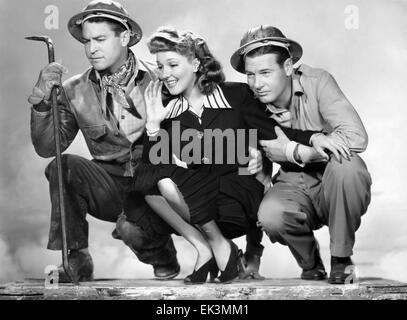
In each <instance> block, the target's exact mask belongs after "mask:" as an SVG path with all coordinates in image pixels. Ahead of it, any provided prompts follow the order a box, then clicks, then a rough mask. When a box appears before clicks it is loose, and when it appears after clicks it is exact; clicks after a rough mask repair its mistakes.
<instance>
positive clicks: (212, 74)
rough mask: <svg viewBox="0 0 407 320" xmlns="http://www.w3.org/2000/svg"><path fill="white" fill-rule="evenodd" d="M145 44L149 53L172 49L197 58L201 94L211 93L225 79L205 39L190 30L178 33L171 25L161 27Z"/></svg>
mask: <svg viewBox="0 0 407 320" xmlns="http://www.w3.org/2000/svg"><path fill="white" fill-rule="evenodd" d="M147 45H148V49H149V50H150V53H151V54H155V53H158V52H165V51H173V52H177V53H179V54H180V55H182V56H184V57H186V58H188V59H190V61H192V60H193V59H195V58H196V59H198V61H199V68H198V71H197V73H196V75H197V85H198V88H199V90H200V91H201V92H202V93H203V94H206V95H207V94H211V93H213V91H214V90H215V89H216V86H217V85H218V84H220V83H222V82H224V81H225V74H224V73H223V71H222V66H221V64H220V62H219V61H218V60H216V59H215V57H214V56H213V55H212V53H211V52H210V50H209V48H208V45H207V44H206V41H205V40H204V39H202V38H200V37H198V36H196V35H194V34H193V33H192V32H184V33H179V32H178V31H177V30H175V29H174V28H172V27H161V28H159V29H158V30H157V31H156V32H155V33H154V34H153V35H152V36H151V37H150V38H149V39H148V42H147Z"/></svg>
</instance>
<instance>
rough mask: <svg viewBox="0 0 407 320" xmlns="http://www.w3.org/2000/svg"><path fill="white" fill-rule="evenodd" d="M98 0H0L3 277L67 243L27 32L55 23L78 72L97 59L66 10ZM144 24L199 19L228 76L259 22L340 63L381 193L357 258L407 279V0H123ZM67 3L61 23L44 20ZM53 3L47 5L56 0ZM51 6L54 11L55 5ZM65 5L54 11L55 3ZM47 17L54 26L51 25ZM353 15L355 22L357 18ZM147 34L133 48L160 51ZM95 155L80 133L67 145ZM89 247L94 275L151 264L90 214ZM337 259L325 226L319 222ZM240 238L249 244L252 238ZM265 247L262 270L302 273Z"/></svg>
mask: <svg viewBox="0 0 407 320" xmlns="http://www.w3.org/2000/svg"><path fill="white" fill-rule="evenodd" d="M87 2H88V1H83V0H75V1H69V2H68V1H62V0H46V1H44V0H35V1H28V0H16V1H6V0H0V26H1V28H0V38H1V39H2V43H1V50H0V70H1V71H2V77H1V79H0V108H1V112H0V121H1V126H0V139H1V140H0V143H1V147H2V152H1V154H0V282H5V281H11V280H18V279H23V278H27V277H41V276H42V274H43V271H44V268H45V267H46V266H47V265H50V264H55V265H58V264H59V262H60V254H59V253H55V252H50V251H47V250H46V249H45V247H46V242H47V234H48V224H49V212H50V204H49V196H48V185H47V181H46V179H45V177H44V175H43V171H44V168H45V166H46V165H47V163H48V162H49V159H41V158H40V157H39V156H37V155H36V154H35V152H34V149H33V147H32V145H31V142H30V136H29V113H30V112H29V106H28V103H27V102H26V100H27V97H28V95H29V93H30V92H31V89H32V86H33V85H34V83H35V82H36V80H37V78H38V72H39V70H40V69H41V68H42V67H43V66H44V65H45V64H46V63H47V57H46V49H45V45H43V44H39V43H34V42H29V41H26V40H24V39H23V38H24V36H27V35H32V34H46V35H49V36H51V37H52V39H53V40H54V43H55V46H56V57H57V60H59V61H60V62H62V63H63V64H64V65H66V66H67V67H68V69H69V74H68V76H72V75H74V74H77V73H79V72H81V71H83V70H84V69H85V68H86V67H87V65H88V64H87V61H86V58H85V56H84V52H83V48H82V46H81V44H80V43H79V42H76V41H75V40H74V39H73V38H72V37H71V36H70V35H69V33H68V31H67V29H66V24H67V21H68V19H69V18H70V17H71V16H72V15H73V14H75V13H77V12H79V11H80V10H81V9H82V8H83V7H85V6H86V4H87ZM122 3H123V4H124V5H125V7H126V8H127V10H128V11H129V12H130V14H131V15H132V17H134V18H135V20H136V21H138V22H139V24H140V25H141V27H142V28H143V31H144V34H145V35H146V36H148V35H150V34H151V33H152V32H153V31H154V30H156V29H157V28H158V27H159V26H161V25H172V26H175V27H177V28H181V29H184V30H191V31H194V32H196V33H198V34H200V35H201V36H203V37H204V38H206V39H207V41H208V43H209V46H210V47H211V48H212V50H213V52H214V54H215V55H216V56H217V57H218V58H219V59H220V60H221V61H222V63H223V66H224V69H225V72H226V74H227V77H228V79H229V80H234V81H245V79H244V77H242V76H240V75H239V74H238V73H236V72H235V71H234V70H233V69H232V68H231V67H230V66H229V58H230V55H231V54H232V53H233V51H234V50H235V49H236V48H237V47H238V44H239V41H240V38H241V36H242V35H243V33H244V32H245V31H246V30H247V29H248V28H250V27H251V26H254V25H258V24H271V25H274V26H277V27H279V28H280V29H281V30H282V31H283V32H284V33H285V35H286V36H287V37H289V38H292V39H294V40H297V41H298V42H300V43H301V44H302V46H303V48H304V56H303V58H302V60H301V62H302V63H306V64H309V65H312V66H316V67H322V68H325V69H326V70H328V71H329V72H331V73H332V74H333V75H334V77H335V78H336V80H337V82H338V83H339V85H340V86H341V88H342V90H343V91H344V92H345V94H346V95H347V97H348V98H349V100H350V101H351V102H352V103H353V105H354V106H355V108H356V109H357V111H358V112H359V114H360V116H361V118H362V119H363V121H364V124H365V126H366V129H367V131H368V133H369V141H370V143H369V147H368V150H367V151H366V152H365V153H363V154H362V157H363V158H364V159H365V161H366V163H367V165H368V168H369V171H370V173H371V174H372V177H373V186H372V192H373V198H372V202H371V205H370V207H369V210H368V212H367V214H366V215H365V216H364V217H363V219H362V226H361V228H360V230H359V231H358V233H357V242H356V246H355V255H354V260H355V262H356V263H357V264H358V275H359V276H363V277H367V276H369V277H384V278H390V279H396V280H401V281H407V199H406V198H407V197H406V196H407V194H406V190H407V169H406V167H407V166H406V165H405V162H406V158H405V157H406V155H407V152H406V151H405V147H406V144H405V141H404V140H405V137H406V133H407V129H406V123H407V110H406V108H407V104H406V102H405V98H403V93H404V94H405V92H406V89H407V82H406V80H405V78H404V74H403V72H404V71H405V70H406V69H407V22H406V20H405V17H406V14H407V1H406V0H389V1H384V0H373V1H372V0H369V1H367V0H365V1H357V0H346V1H344V0H335V1H333V0H330V1H323V0H309V1H299V0H296V1H294V0H284V1H282V0H252V1H248V0H206V1H199V0H172V1H165V0H137V1H130V0H127V1H122ZM49 5H52V6H53V7H52V8H51V9H57V10H58V15H57V18H58V19H57V20H54V21H51V22H53V25H54V26H56V27H57V29H49V24H46V23H45V22H46V21H47V16H48V15H49V11H46V10H47V6H49ZM349 5H350V7H349ZM48 9H49V8H48ZM46 12H48V13H46ZM54 12H55V11H54ZM47 27H48V28H47ZM352 27H353V28H352ZM145 39H146V37H145V38H144V39H143V40H142V41H141V42H140V44H138V45H137V46H136V47H134V48H133V50H134V52H135V53H136V54H137V55H138V56H140V57H142V58H144V59H151V58H152V57H151V56H150V55H149V53H148V51H147V49H146V46H145V41H144V40H145ZM68 152H71V153H78V154H81V155H84V156H86V157H89V154H88V152H87V150H86V147H85V146H84V144H83V140H82V138H81V137H80V136H78V139H76V141H75V142H74V144H73V145H72V146H71V148H70V149H69V150H68ZM89 222H90V234H91V235H90V251H91V253H92V255H93V257H94V262H95V266H96V270H95V276H96V277H103V278H106V277H120V278H151V277H152V276H153V274H152V268H151V267H150V266H147V265H143V264H142V263H140V262H138V260H137V259H136V258H135V257H134V255H133V254H132V253H131V252H130V250H128V249H127V248H126V247H125V246H124V245H123V244H122V243H121V242H119V241H117V240H113V239H112V238H111V237H110V232H111V231H112V229H113V225H112V224H109V223H106V222H100V221H97V220H96V219H93V218H92V217H89ZM316 235H317V238H318V239H319V241H320V244H321V251H322V256H323V259H324V261H325V262H326V263H325V264H326V267H327V268H328V269H329V247H328V245H329V235H328V232H327V228H323V229H321V230H319V231H317V232H316ZM174 239H175V243H176V247H177V249H178V258H179V260H180V262H181V264H182V274H181V277H182V276H185V275H186V274H188V273H189V272H190V270H191V268H192V264H191V261H192V260H193V259H189V258H190V257H191V255H192V254H193V251H192V250H191V247H190V246H189V244H187V243H186V242H185V241H184V240H183V239H181V238H179V237H174ZM237 243H238V244H239V245H240V246H241V247H243V245H244V241H243V239H238V241H237ZM263 243H264V245H265V247H266V249H265V252H264V257H263V260H262V261H263V263H262V266H261V272H262V273H263V274H264V275H265V276H267V277H276V278H281V277H298V276H299V273H300V269H299V268H298V266H297V265H296V263H295V261H294V258H293V257H292V256H291V254H290V253H289V250H288V249H287V248H286V247H283V246H281V245H271V244H270V241H269V240H268V239H267V238H266V237H265V238H264V240H263Z"/></svg>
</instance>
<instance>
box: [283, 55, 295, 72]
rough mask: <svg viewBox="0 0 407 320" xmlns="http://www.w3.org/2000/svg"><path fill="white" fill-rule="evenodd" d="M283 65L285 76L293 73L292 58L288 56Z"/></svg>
mask: <svg viewBox="0 0 407 320" xmlns="http://www.w3.org/2000/svg"><path fill="white" fill-rule="evenodd" d="M283 67H284V71H285V74H286V75H287V77H289V76H291V75H292V74H293V60H292V59H291V58H288V59H287V60H285V61H284V66H283Z"/></svg>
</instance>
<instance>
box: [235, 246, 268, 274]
mask: <svg viewBox="0 0 407 320" xmlns="http://www.w3.org/2000/svg"><path fill="white" fill-rule="evenodd" d="M239 258H240V259H239V260H240V263H239V279H241V280H245V279H254V280H264V279H265V278H264V277H263V276H261V275H260V274H259V268H260V258H261V255H258V254H253V253H250V252H247V251H246V252H245V253H244V254H243V252H242V250H239Z"/></svg>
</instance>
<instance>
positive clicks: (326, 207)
mask: <svg viewBox="0 0 407 320" xmlns="http://www.w3.org/2000/svg"><path fill="white" fill-rule="evenodd" d="M371 183H372V181H371V177H370V174H369V172H368V170H367V168H366V164H365V163H364V161H363V160H362V159H361V158H360V157H359V156H358V155H353V156H352V157H351V161H347V160H342V163H339V162H338V161H336V160H333V159H332V160H330V161H329V163H328V164H327V166H326V168H325V171H324V172H310V173H305V172H285V171H283V170H280V172H279V173H278V176H277V178H276V179H275V181H274V186H273V187H272V188H270V190H269V191H268V192H267V193H266V195H265V197H264V199H263V201H262V203H261V205H260V209H259V213H258V219H259V224H260V225H261V226H262V228H263V229H264V231H265V232H266V233H267V234H268V236H269V237H270V240H271V241H272V242H279V243H281V244H284V245H287V246H288V247H289V248H290V250H291V252H292V254H293V255H294V257H295V259H296V260H297V262H298V264H299V266H300V267H302V268H303V269H310V268H313V267H314V263H315V259H314V258H315V252H316V250H318V244H317V241H316V239H315V237H314V234H313V230H316V229H319V228H320V227H321V226H322V225H327V226H328V227H329V234H330V250H331V255H332V256H338V257H349V256H351V255H352V254H353V250H352V249H353V245H354V243H355V232H356V230H357V229H358V228H359V226H360V222H361V216H362V215H363V214H364V213H365V212H366V210H367V207H368V205H369V203H370V186H371Z"/></svg>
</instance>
